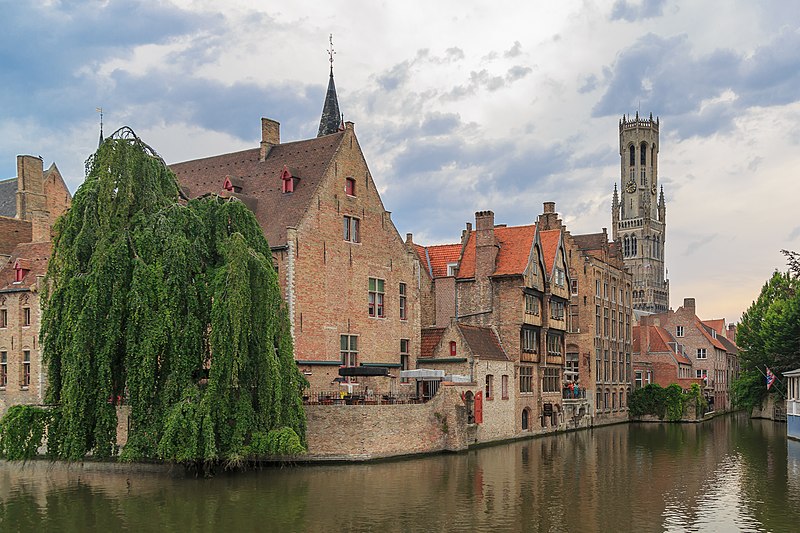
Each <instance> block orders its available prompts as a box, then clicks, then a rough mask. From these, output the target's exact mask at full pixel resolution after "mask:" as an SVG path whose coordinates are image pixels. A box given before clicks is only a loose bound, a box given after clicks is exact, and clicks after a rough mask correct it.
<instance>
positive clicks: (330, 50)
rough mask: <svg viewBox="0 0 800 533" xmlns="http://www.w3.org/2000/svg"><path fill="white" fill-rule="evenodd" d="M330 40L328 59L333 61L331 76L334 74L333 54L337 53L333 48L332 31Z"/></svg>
mask: <svg viewBox="0 0 800 533" xmlns="http://www.w3.org/2000/svg"><path fill="white" fill-rule="evenodd" d="M328 40H329V42H330V48H328V61H330V62H331V76H333V56H335V55H336V52H335V51H334V49H333V34H332V33H331V34H330V37H328Z"/></svg>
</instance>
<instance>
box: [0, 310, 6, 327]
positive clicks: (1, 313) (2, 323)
mask: <svg viewBox="0 0 800 533" xmlns="http://www.w3.org/2000/svg"><path fill="white" fill-rule="evenodd" d="M7 327H8V309H0V328H7Z"/></svg>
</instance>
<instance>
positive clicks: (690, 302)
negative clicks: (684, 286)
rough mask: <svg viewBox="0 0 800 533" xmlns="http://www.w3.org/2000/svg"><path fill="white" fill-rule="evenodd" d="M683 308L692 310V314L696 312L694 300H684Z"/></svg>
mask: <svg viewBox="0 0 800 533" xmlns="http://www.w3.org/2000/svg"><path fill="white" fill-rule="evenodd" d="M683 307H684V309H691V311H692V313H694V312H695V306H694V298H684V299H683ZM695 314H696V313H695Z"/></svg>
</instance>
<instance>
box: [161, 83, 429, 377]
mask: <svg viewBox="0 0 800 533" xmlns="http://www.w3.org/2000/svg"><path fill="white" fill-rule="evenodd" d="M334 105H335V109H333V110H332V109H331V107H333V106H334ZM331 117H339V115H338V101H337V100H336V95H335V88H334V86H333V74H332V72H331V78H330V83H329V87H328V94H327V96H326V101H325V106H324V110H323V114H322V120H321V121H320V130H319V135H318V136H317V137H316V138H312V139H307V140H301V141H295V142H288V143H283V142H281V139H280V124H279V123H278V122H275V121H273V120H270V119H266V118H264V119H262V120H261V126H262V128H261V131H262V136H261V145H260V146H259V147H256V148H252V149H248V150H244V151H241V152H234V153H229V154H223V155H218V156H212V157H207V158H204V159H198V160H194V161H187V162H183V163H177V164H173V165H171V167H170V168H171V169H172V170H173V172H175V174H176V175H177V176H178V180H179V183H180V185H181V187H182V189H183V191H184V193H186V194H187V196H189V197H197V196H201V195H203V194H208V193H217V194H222V195H224V196H231V197H234V198H238V199H240V200H241V201H243V202H244V203H245V205H247V206H248V207H249V208H250V209H251V210H252V211H253V212H254V213H255V215H256V218H257V219H258V222H259V224H260V225H261V227H262V229H263V230H264V234H265V236H266V238H267V241H268V242H269V245H270V247H271V249H272V254H273V261H274V263H275V265H276V268H277V270H278V276H279V279H280V285H281V291H282V293H283V295H284V298H285V301H286V305H287V308H288V311H289V318H290V321H291V328H292V335H293V338H294V349H295V358H296V360H297V364H298V366H299V368H300V370H301V371H302V372H303V373H304V374H305V375H306V377H307V379H308V380H309V382H310V383H311V387H312V389H317V390H320V389H325V388H328V389H330V388H331V387H336V386H338V384H336V383H334V380H335V379H337V378H338V377H339V373H340V366H347V367H370V366H372V367H383V368H392V369H400V368H411V367H413V366H415V361H416V355H417V354H418V353H419V336H420V318H421V317H420V310H419V285H418V278H419V274H420V271H419V262H418V260H417V256H416V254H415V253H414V251H413V249H412V248H410V247H408V248H407V247H406V245H405V243H404V242H403V240H402V239H401V237H400V236H399V234H398V232H397V230H396V229H395V226H394V224H393V222H392V219H391V216H390V213H389V212H388V211H386V209H384V206H383V203H382V202H381V198H380V195H379V194H378V190H377V187H376V186H375V182H374V181H373V179H372V175H371V173H370V171H369V168H368V166H367V162H366V159H365V157H364V154H363V152H362V151H361V147H360V145H359V142H358V138H357V137H356V134H355V129H354V126H353V123H352V122H347V123H346V124H341V122H339V120H335V119H332V118H331ZM356 373H357V372H356ZM353 380H355V378H354V379H353ZM397 381H399V380H387V383H396V382H397ZM400 386H401V387H402V386H405V384H403V385H400Z"/></svg>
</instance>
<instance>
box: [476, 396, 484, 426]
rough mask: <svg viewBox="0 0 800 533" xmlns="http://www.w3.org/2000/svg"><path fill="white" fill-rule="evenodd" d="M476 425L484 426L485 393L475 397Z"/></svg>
mask: <svg viewBox="0 0 800 533" xmlns="http://www.w3.org/2000/svg"><path fill="white" fill-rule="evenodd" d="M475 423H476V424H483V391H480V392H478V394H476V395H475Z"/></svg>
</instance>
